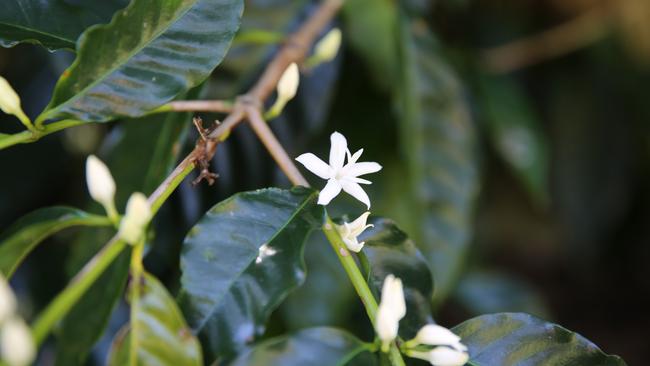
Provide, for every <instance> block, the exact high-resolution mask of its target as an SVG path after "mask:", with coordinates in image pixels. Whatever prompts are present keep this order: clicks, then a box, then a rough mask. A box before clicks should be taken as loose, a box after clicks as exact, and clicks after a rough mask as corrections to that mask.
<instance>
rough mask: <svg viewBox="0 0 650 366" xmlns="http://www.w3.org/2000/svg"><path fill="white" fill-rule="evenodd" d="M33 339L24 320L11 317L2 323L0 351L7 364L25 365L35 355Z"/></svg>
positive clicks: (10, 365)
mask: <svg viewBox="0 0 650 366" xmlns="http://www.w3.org/2000/svg"><path fill="white" fill-rule="evenodd" d="M35 351H36V350H35V347H34V339H33V338H32V333H31V331H30V330H29V328H28V327H27V325H26V324H25V322H24V321H23V320H22V319H20V318H17V317H13V318H11V319H9V320H7V321H6V322H5V323H4V324H2V331H1V334H0V352H1V354H2V360H4V362H6V363H7V365H9V366H26V365H29V364H31V363H32V361H34V357H35V356H36V352H35Z"/></svg>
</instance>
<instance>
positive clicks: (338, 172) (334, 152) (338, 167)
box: [296, 132, 381, 209]
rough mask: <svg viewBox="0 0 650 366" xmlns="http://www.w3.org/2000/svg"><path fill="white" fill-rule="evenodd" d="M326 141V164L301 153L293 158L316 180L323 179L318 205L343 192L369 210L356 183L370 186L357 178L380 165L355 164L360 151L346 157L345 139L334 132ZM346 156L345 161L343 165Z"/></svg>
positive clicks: (376, 169)
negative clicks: (328, 146)
mask: <svg viewBox="0 0 650 366" xmlns="http://www.w3.org/2000/svg"><path fill="white" fill-rule="evenodd" d="M330 141H331V147H330V157H329V165H328V164H327V163H325V162H324V161H322V160H321V159H319V158H318V157H317V156H316V155H314V154H312V153H306V154H302V155H300V156H299V157H297V158H296V160H297V161H298V162H300V163H301V164H302V165H304V166H305V168H307V169H308V170H309V171H311V172H312V173H314V174H316V175H317V176H319V177H320V178H323V179H327V184H326V185H325V188H323V189H322V190H321V192H320V194H319V196H318V204H319V205H327V204H328V203H330V201H331V200H332V199H333V198H334V197H336V196H337V195H338V194H339V193H340V192H341V190H344V191H345V192H347V193H348V194H350V195H352V197H354V198H356V199H358V200H359V201H361V202H363V203H365V204H366V206H367V207H368V209H369V208H370V199H369V198H368V195H367V194H366V192H365V191H364V190H363V188H361V186H360V185H359V183H361V184H371V182H370V181H368V180H365V179H362V178H359V176H361V175H364V174H370V173H375V172H378V171H380V170H381V165H379V164H377V163H375V162H361V163H357V160H359V157H361V154H362V153H363V149H360V150H359V151H357V152H355V153H354V155H350V150H348V142H347V140H346V139H345V137H344V136H343V135H341V134H340V133H338V132H334V133H333V134H332V135H331V136H330ZM346 155H347V159H348V162H347V164H345V165H344V162H345V158H346Z"/></svg>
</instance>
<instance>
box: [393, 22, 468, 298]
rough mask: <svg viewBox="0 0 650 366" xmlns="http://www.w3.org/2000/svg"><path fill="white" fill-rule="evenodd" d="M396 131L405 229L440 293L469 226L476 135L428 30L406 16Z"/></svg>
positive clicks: (454, 270) (458, 262)
mask: <svg viewBox="0 0 650 366" xmlns="http://www.w3.org/2000/svg"><path fill="white" fill-rule="evenodd" d="M401 39H402V43H401V44H402V47H403V50H402V59H401V62H402V67H401V70H402V73H403V74H402V79H401V80H402V84H401V85H400V86H399V88H398V107H399V112H400V121H399V127H400V134H401V136H400V137H401V142H402V149H403V151H404V152H405V154H406V157H407V164H406V168H407V171H408V177H409V179H410V182H409V185H407V186H406V187H407V188H405V186H404V185H402V188H401V190H400V191H401V192H402V197H404V198H403V199H408V196H407V197H405V196H406V194H405V193H406V192H409V193H410V201H409V203H410V207H411V209H410V217H409V218H403V219H401V220H400V221H406V220H408V221H411V224H413V223H415V224H416V227H417V231H415V232H413V233H412V234H411V235H412V236H413V239H414V240H415V242H416V244H417V245H418V247H419V248H420V250H421V251H422V253H423V254H424V256H425V258H426V259H427V261H428V263H429V265H430V268H431V270H432V271H433V276H434V278H435V280H436V292H435V293H434V301H436V302H439V301H442V300H443V299H444V298H445V297H446V296H447V294H448V293H449V291H450V289H451V287H452V285H453V283H454V281H455V280H456V278H457V276H458V274H459V271H460V270H461V266H462V263H463V260H464V257H465V253H466V251H467V247H468V244H469V241H470V239H471V238H470V233H471V232H472V227H471V226H472V217H473V207H474V201H475V198H476V196H477V193H478V185H479V172H478V157H477V151H476V150H477V138H476V131H475V126H474V123H473V121H472V118H471V115H470V110H469V106H468V103H467V101H466V100H465V97H464V95H463V90H462V88H461V85H460V83H459V81H458V78H457V76H456V75H455V73H454V72H453V71H452V70H451V69H450V67H449V66H448V65H447V64H446V63H445V62H444V61H443V60H442V59H441V56H440V54H439V48H438V47H437V45H436V43H435V41H434V39H433V36H432V34H431V33H430V32H429V31H428V30H427V28H426V27H425V26H423V25H422V24H419V23H416V22H412V21H410V20H408V19H406V18H403V19H402V24H401Z"/></svg>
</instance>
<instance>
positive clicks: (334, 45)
mask: <svg viewBox="0 0 650 366" xmlns="http://www.w3.org/2000/svg"><path fill="white" fill-rule="evenodd" d="M340 47H341V30H340V29H338V28H334V29H332V30H331V31H329V32H328V33H327V34H326V35H325V37H323V38H322V39H321V40H320V41H319V42H318V43H317V44H316V46H315V47H314V56H315V57H316V58H317V59H318V60H319V61H321V62H329V61H332V60H333V59H334V57H336V54H337V53H338V52H339V48H340Z"/></svg>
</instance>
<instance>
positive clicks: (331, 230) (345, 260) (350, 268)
mask: <svg viewBox="0 0 650 366" xmlns="http://www.w3.org/2000/svg"><path fill="white" fill-rule="evenodd" d="M323 231H324V232H325V236H326V237H327V240H328V241H329V242H330V244H331V245H332V249H334V251H335V252H336V255H337V256H338V258H339V261H340V262H341V265H343V268H344V269H345V272H346V273H347V274H348V277H349V278H350V282H352V286H353V287H354V290H355V291H356V292H357V294H358V295H359V297H360V298H361V302H362V303H363V306H364V307H365V308H366V313H367V314H368V318H370V322H372V324H373V325H374V324H375V319H376V317H377V300H375V297H374V296H373V294H372V291H370V287H368V283H366V280H365V279H364V278H363V274H361V271H360V270H359V267H358V266H357V263H356V262H355V261H354V258H353V257H352V255H351V254H350V251H348V249H347V248H346V246H345V243H343V240H342V239H341V236H340V235H339V233H338V231H336V227H335V226H334V222H333V221H332V219H331V218H330V217H329V215H326V216H325V225H323Z"/></svg>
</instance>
